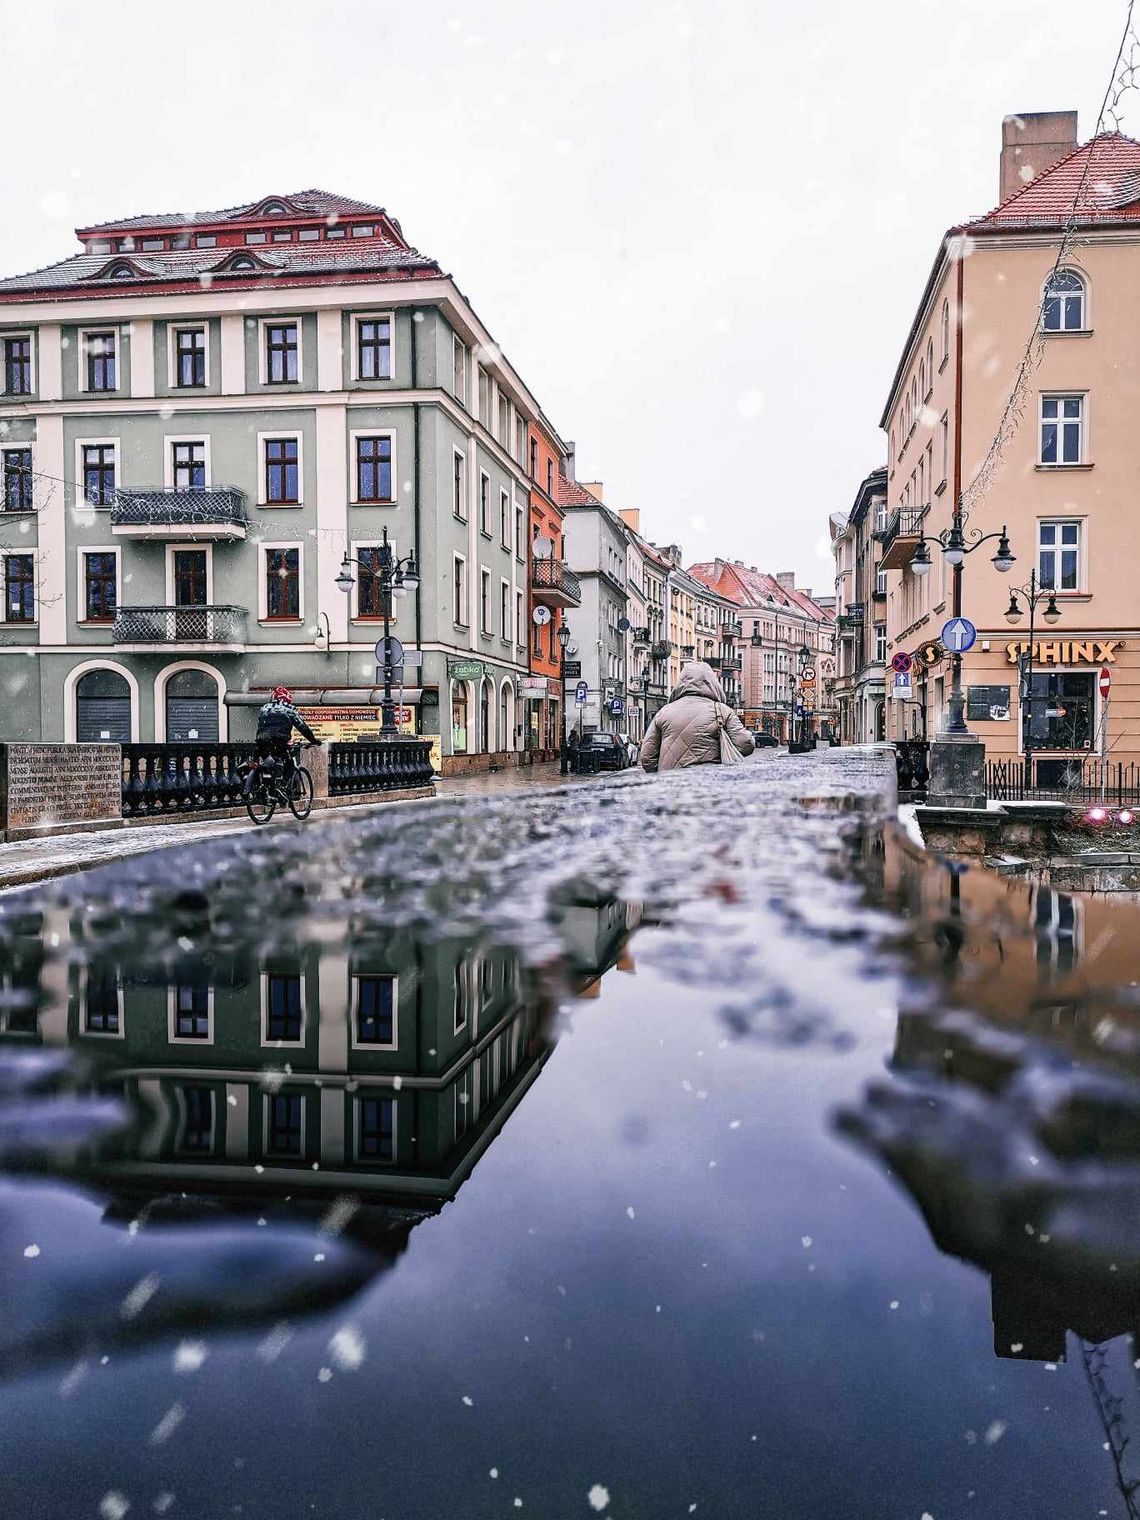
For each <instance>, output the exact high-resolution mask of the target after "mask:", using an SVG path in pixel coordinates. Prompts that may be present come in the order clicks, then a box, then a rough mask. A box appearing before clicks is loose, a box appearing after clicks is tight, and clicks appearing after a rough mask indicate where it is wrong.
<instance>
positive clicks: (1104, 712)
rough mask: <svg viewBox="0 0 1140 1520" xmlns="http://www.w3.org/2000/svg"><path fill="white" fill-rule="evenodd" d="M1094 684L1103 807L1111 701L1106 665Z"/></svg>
mask: <svg viewBox="0 0 1140 1520" xmlns="http://www.w3.org/2000/svg"><path fill="white" fill-rule="evenodd" d="M1096 684H1097V688H1098V690H1099V691H1100V801H1101V806H1102V807H1103V806H1104V803H1105V799H1106V797H1107V795H1108V709H1109V705H1110V703H1111V701H1112V698H1111V697H1110V695H1109V693H1110V692H1111V690H1112V671H1111V670H1109V668H1108V666H1107V665H1102V666H1101V668H1100V675H1099V676H1098V677H1097V682H1096Z"/></svg>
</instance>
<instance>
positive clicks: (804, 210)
mask: <svg viewBox="0 0 1140 1520" xmlns="http://www.w3.org/2000/svg"><path fill="white" fill-rule="evenodd" d="M1123 15H1124V4H1123V0H1111V3H1110V0H1085V3H1083V4H1082V5H1081V6H1080V7H1079V11H1078V12H1075V13H1073V14H1068V13H1067V14H1066V19H1064V20H1061V19H1059V18H1054V20H1052V21H1050V20H1049V18H1048V15H1047V13H1046V12H1044V11H1043V10H1042V8H1041V5H1040V0H1034V3H1029V0H956V3H955V4H954V5H952V6H950V5H947V4H945V3H944V0H905V3H895V0H891V3H889V4H874V3H873V0H872V3H871V4H863V5H853V4H851V3H850V0H839V3H832V0H829V3H813V0H799V3H796V4H779V5H777V4H774V3H771V0H711V3H710V0H700V3H692V4H689V3H685V0H682V3H676V4H674V3H671V0H665V3H657V4H654V3H623V0H575V3H574V4H573V5H570V4H565V3H562V0H543V3H534V0H530V3H523V0H483V3H481V4H480V5H478V6H472V5H470V4H468V5H464V6H460V5H454V6H449V5H448V4H446V3H445V4H443V5H436V6H432V5H422V4H421V5H408V4H406V3H403V0H401V3H400V4H394V3H390V0H374V3H371V4H356V3H349V0H323V3H321V4H310V5H304V6H302V5H297V4H280V3H276V4H269V3H265V0H244V3H241V4H237V3H233V0H227V3H225V4H219V3H214V0H199V3H197V4H195V5H193V6H190V7H187V6H174V5H155V4H153V3H149V4H146V5H142V4H136V3H125V4H124V3H121V0H119V3H116V4H113V5H111V6H105V7H92V6H90V5H82V6H81V5H79V4H75V3H70V4H65V3H60V0H37V3H36V4H35V5H30V4H29V5H22V6H20V7H19V8H18V9H17V8H15V7H14V6H9V7H8V8H7V11H6V14H5V18H4V33H5V49H4V51H5V58H6V61H5V70H4V94H5V118H6V121H7V123H8V133H7V138H8V150H7V152H6V153H5V155H4V169H3V171H2V172H3V181H4V190H5V195H4V211H5V215H4V216H3V218H2V219H0V268H2V269H3V271H4V272H5V273H17V272H21V271H23V270H26V269H32V268H35V267H37V266H39V265H41V264H45V263H49V262H52V261H53V260H55V259H57V258H60V257H63V256H66V255H67V254H69V253H72V252H75V251H77V245H76V244H75V241H74V238H73V235H72V229H73V228H74V227H76V226H80V225H83V224H84V223H90V222H94V221H98V220H100V219H110V218H113V217H121V216H128V215H132V214H134V213H136V212H143V211H176V210H185V209H193V208H198V207H202V208H212V207H219V206H228V205H234V204H240V203H241V202H243V201H249V200H253V199H256V198H258V197H260V196H263V195H266V194H269V193H271V192H276V193H288V192H289V191H291V190H301V189H307V188H310V187H313V186H319V187H321V188H324V189H329V190H337V191H341V192H343V193H345V194H347V195H351V196H356V197H359V198H360V199H361V200H366V201H376V202H378V203H379V204H381V205H383V206H385V207H386V208H387V209H388V210H389V211H390V212H391V213H392V214H393V215H394V216H396V217H397V218H398V219H399V220H400V222H401V223H402V226H403V229H404V232H405V234H406V236H407V237H408V238H409V240H410V241H411V242H412V243H413V244H414V245H415V246H417V247H419V248H420V249H422V250H423V251H424V252H426V253H428V254H430V255H432V256H433V257H435V258H437V259H438V260H439V261H440V263H441V264H442V265H443V267H444V268H445V269H447V270H448V271H449V272H451V273H452V274H454V275H455V276H456V278H457V280H458V283H459V285H460V287H461V288H462V289H463V291H464V292H465V293H466V294H467V295H468V297H469V298H470V299H471V300H472V301H473V303H474V305H475V307H476V309H477V310H478V312H479V314H480V316H481V317H482V318H483V320H484V321H485V322H486V323H487V325H488V326H489V328H490V329H491V331H492V332H493V333H494V335H495V337H496V338H497V340H498V341H499V342H500V344H501V345H502V347H503V349H504V350H505V352H506V353H507V355H508V357H509V358H510V359H511V360H512V362H513V363H514V364H515V365H516V366H517V368H518V369H519V371H520V373H521V374H522V375H523V376H524V378H525V379H526V381H527V383H528V384H529V385H530V387H531V389H532V390H533V391H534V393H535V394H536V395H537V396H538V397H539V399H540V400H541V402H542V403H543V405H544V406H545V408H546V410H547V412H548V414H549V416H550V417H551V419H552V420H553V422H554V424H555V426H556V427H557V428H558V429H559V431H560V432H561V434H562V436H563V437H564V438H568V439H574V440H576V442H577V445H578V474H579V478H581V479H584V480H592V479H601V480H603V481H604V483H605V494H606V500H607V501H608V502H609V503H610V504H611V505H613V506H632V507H640V509H641V513H642V527H643V530H644V531H645V532H646V533H647V535H648V536H649V537H651V538H653V539H654V540H655V541H657V542H659V543H666V542H670V541H676V542H679V543H681V544H682V545H683V547H684V551H685V555H686V561H687V562H691V561H692V560H696V559H706V558H712V557H713V556H714V555H716V554H721V555H724V556H727V557H729V558H739V559H743V560H745V561H746V562H747V563H750V564H758V565H760V566H761V568H764V569H768V570H772V571H775V570H781V569H790V568H793V567H794V568H795V569H796V570H797V571H798V572H799V575H800V580H801V584H811V585H813V586H814V587H815V588H816V589H817V590H821V589H824V588H825V587H826V588H827V589H830V582H831V577H832V566H831V560H830V555H829V554H828V553H827V551H826V542H827V533H826V526H827V517H828V514H829V513H830V512H832V511H835V510H842V509H846V508H847V507H848V506H849V505H850V503H851V500H852V498H853V496H854V492H855V488H856V486H857V484H858V482H859V480H860V478H861V477H862V476H863V475H864V474H865V473H866V471H867V470H868V469H871V468H873V467H874V466H875V465H876V464H879V463H880V462H881V461H882V459H883V457H884V452H885V451H884V447H883V442H882V438H881V435H880V433H879V431H878V426H877V424H878V418H879V415H880V410H881V407H882V404H883V401H884V399H885V392H886V387H887V385H888V383H889V381H890V377H891V374H892V372H893V369H894V365H895V362H896V360H897V358H898V351H899V346H900V344H901V342H902V340H903V338H904V337H905V334H906V331H907V328H908V326H909V323H910V319H911V317H912V315H913V310H914V305H915V302H916V301H917V299H918V297H919V295H920V293H921V290H922V286H923V282H924V281H925V278H926V275H927V273H928V271H929V268H930V264H931V261H932V259H933V257H934V254H935V251H936V248H937V242H938V237H939V234H940V233H941V231H942V230H943V229H944V228H945V227H946V226H948V225H950V224H951V223H953V222H955V221H958V220H961V219H964V218H966V217H968V216H971V215H974V214H978V213H981V212H984V211H986V210H988V209H989V208H990V206H991V205H992V204H994V202H995V201H996V200H997V176H998V150H999V147H1000V128H1001V119H1002V116H1003V115H1005V114H1006V113H1008V112H1013V111H1031V110H1051V109H1064V108H1072V107H1076V108H1078V109H1079V111H1080V128H1081V134H1082V136H1085V135H1087V134H1088V133H1090V132H1091V131H1092V130H1093V126H1094V124H1095V115H1096V111H1097V109H1098V108H1099V104H1100V98H1101V95H1102V93H1103V91H1104V87H1105V83H1106V81H1107V78H1108V74H1109V71H1110V69H1111V65H1112V60H1113V58H1114V56H1115V52H1116V47H1117V43H1118V40H1119V31H1120V28H1121V26H1122V24H1123ZM1135 126H1136V123H1135V120H1129V119H1128V118H1126V120H1125V128H1126V130H1127V129H1128V128H1129V127H1132V128H1135Z"/></svg>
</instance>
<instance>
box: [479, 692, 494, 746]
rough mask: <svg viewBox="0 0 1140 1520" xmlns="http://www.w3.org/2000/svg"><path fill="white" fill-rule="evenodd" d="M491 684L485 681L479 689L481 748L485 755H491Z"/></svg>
mask: <svg viewBox="0 0 1140 1520" xmlns="http://www.w3.org/2000/svg"><path fill="white" fill-rule="evenodd" d="M493 711H494V709H493V707H492V706H491V683H490V681H484V682H483V684H482V685H481V686H480V688H479V748H480V750H481V751H482V753H483V754H485V755H489V754H490V753H491V714H492V713H493Z"/></svg>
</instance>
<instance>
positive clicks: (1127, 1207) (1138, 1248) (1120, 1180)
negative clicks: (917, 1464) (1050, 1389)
mask: <svg viewBox="0 0 1140 1520" xmlns="http://www.w3.org/2000/svg"><path fill="white" fill-rule="evenodd" d="M862 853H863V874H864V879H865V880H866V881H867V883H868V886H869V887H870V889H871V891H872V893H873V894H874V895H875V896H876V897H878V898H880V899H881V900H883V901H885V902H886V903H888V904H890V905H891V906H892V907H894V908H895V909H896V910H897V911H899V912H900V913H901V914H902V915H903V916H904V917H906V918H907V919H908V920H909V921H910V924H911V927H912V930H913V932H912V934H911V936H910V939H909V944H908V948H909V950H910V952H911V954H912V956H913V957H914V959H915V960H916V961H917V963H918V965H919V967H920V968H921V969H922V970H923V971H924V972H926V973H927V974H928V975H927V976H926V977H925V978H924V979H923V983H922V986H923V987H924V989H925V990H924V991H923V992H920V993H918V994H917V995H916V997H915V1000H914V1004H913V1006H910V1007H906V1008H903V1009H902V1010H901V1011H900V1013H899V1017H898V1024H897V1031H896V1037H895V1043H894V1048H893V1051H892V1053H891V1056H890V1059H889V1063H888V1065H889V1074H888V1076H887V1077H886V1078H885V1079H883V1080H881V1081H877V1082H875V1083H873V1084H871V1086H870V1087H869V1088H868V1090H867V1092H866V1093H865V1094H864V1095H863V1098H862V1100H861V1101H860V1102H859V1103H858V1104H857V1105H854V1106H852V1107H851V1108H849V1109H847V1110H845V1111H844V1112H842V1113H841V1114H840V1115H839V1121H838V1122H839V1125H840V1128H841V1129H842V1130H843V1131H844V1132H846V1133H847V1134H848V1135H850V1136H852V1137H853V1138H854V1139H856V1140H857V1141H858V1142H859V1143H860V1144H861V1145H862V1146H864V1147H865V1148H866V1149H868V1150H870V1151H871V1152H872V1153H873V1154H875V1155H876V1156H877V1157H878V1158H879V1159H880V1160H881V1161H882V1162H884V1163H885V1164H886V1165H887V1166H888V1167H889V1168H890V1169H891V1172H892V1174H893V1175H894V1176H895V1177H896V1178H897V1179H898V1181H900V1182H901V1183H902V1185H903V1186H904V1187H905V1189H906V1190H907V1191H908V1192H909V1194H910V1195H911V1197H912V1198H913V1200H914V1202H915V1204H916V1205H917V1207H918V1209H919V1210H920V1212H921V1214H922V1216H923V1219H924V1221H925V1222H926V1225H927V1227H928V1229H929V1231H930V1234H931V1237H932V1238H933V1240H934V1242H935V1244H936V1245H937V1246H938V1247H939V1249H940V1250H942V1251H944V1252H946V1253H947V1254H950V1255H953V1256H956V1257H958V1258H960V1259H961V1260H964V1261H967V1262H970V1263H971V1264H973V1265H974V1266H976V1267H978V1268H980V1269H981V1270H982V1271H983V1272H985V1273H986V1274H987V1275H988V1276H989V1279H990V1290H991V1313H992V1319H993V1347H994V1354H995V1355H996V1356H999V1357H1002V1358H1010V1359H1015V1360H1022V1361H1037V1362H1041V1363H1045V1364H1048V1365H1053V1366H1057V1365H1059V1364H1060V1363H1062V1362H1064V1361H1066V1360H1069V1361H1071V1362H1075V1363H1076V1364H1078V1365H1079V1366H1081V1367H1082V1368H1083V1372H1084V1376H1085V1377H1086V1379H1087V1382H1088V1386H1089V1390H1090V1393H1091V1395H1092V1398H1093V1400H1094V1404H1095V1407H1096V1410H1097V1412H1098V1415H1099V1418H1100V1421H1101V1424H1102V1427H1103V1430H1104V1437H1105V1441H1104V1444H1105V1449H1106V1451H1108V1452H1109V1454H1110V1457H1111V1460H1112V1462H1113V1464H1114V1468H1115V1476H1116V1480H1117V1484H1118V1487H1119V1489H1120V1492H1121V1495H1122V1497H1123V1498H1124V1500H1125V1503H1126V1505H1127V1512H1128V1513H1129V1514H1130V1515H1136V1516H1140V1503H1138V1496H1140V1447H1138V1448H1137V1449H1136V1450H1135V1451H1133V1445H1134V1444H1135V1443H1134V1442H1132V1441H1131V1440H1130V1436H1136V1437H1138V1438H1140V1374H1138V1370H1137V1358H1138V1356H1140V997H1138V995H1137V979H1138V975H1140V951H1138V950H1137V939H1138V929H1140V918H1138V915H1137V910H1136V906H1135V903H1134V902H1133V901H1132V900H1130V899H1127V898H1125V899H1123V900H1122V899H1120V898H1112V897H1105V896H1092V895H1082V894H1070V893H1065V892H1060V891H1055V890H1053V889H1052V888H1050V887H1048V886H1044V885H1041V884H1039V883H1036V882H1033V881H1031V880H1027V879H1024V878H1008V877H1003V876H1000V875H998V874H996V873H993V872H991V871H988V870H985V869H982V868H981V867H979V866H976V865H971V866H970V867H969V868H964V867H963V866H962V865H961V864H960V863H950V862H942V863H939V862H936V861H933V860H931V859H930V858H929V857H927V856H924V855H921V854H920V853H919V852H917V851H915V850H913V849H912V847H911V846H910V845H909V843H908V842H907V841H905V840H904V839H903V838H902V837H901V836H899V835H898V834H889V835H887V836H886V838H885V839H884V840H880V841H878V842H877V843H876V844H875V845H874V846H871V847H868V848H866V849H864V850H863V852H862ZM931 974H933V975H931ZM931 986H933V987H934V988H935V989H936V991H935V994H934V995H933V996H931V994H930V991H929V989H930V987H931Z"/></svg>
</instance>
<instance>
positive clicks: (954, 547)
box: [910, 503, 1016, 739]
mask: <svg viewBox="0 0 1140 1520" xmlns="http://www.w3.org/2000/svg"><path fill="white" fill-rule="evenodd" d="M994 538H996V539H997V541H998V546H997V551H996V553H995V554H994V555H993V556H992V560H991V563H992V564H993V567H994V569H995V570H998V571H1000V572H1001V574H1002V575H1008V573H1009V572H1010V571H1011V570H1012V569H1013V566H1014V561H1015V558H1016V556H1015V555H1014V553H1013V551H1012V550H1011V549H1010V547H1009V536H1008V535H1007V533H1006V531H1005V524H1004V523H1003V524H1002V528H1001V532H1000V533H983V532H982V531H981V529H980V528H970V529H969V530H967V529H966V528H965V516H964V514H963V512H962V507H961V504H960V503H959V505H958V506H957V507H956V508H955V509H954V518H953V521H952V522H951V524H950V526H949V527H948V528H943V530H942V532H941V533H939V534H938V535H937V536H936V538H935V542H936V543H938V544H940V545H941V546H942V555H943V558H944V559H945V561H946V563H947V564H948V565H949V566H950V567H951V569H952V570H953V572H954V584H953V601H952V607H953V615H954V616H955V617H956V618H958V617H961V616H962V565H963V562H964V561H965V558H966V555H967V554H973V552H974V550H975V549H980V548H981V547H982V545H983V544H986V543H989V541H990V540H991V539H994ZM967 539H969V540H970V542H969V543H967ZM933 563H934V561H933V560H932V559H931V557H930V550H929V548H928V547H927V543H926V536H925V534H924V535H923V536H922V538H920V539H919V541H918V548H917V549H916V550H915V551H914V554H913V555H912V557H911V561H910V568H911V573H912V574H913V575H928V574H929V573H930V567H931V565H932V564H933ZM950 669H951V687H950V719H949V722H948V723H947V725H946V733H947V735H949V736H951V737H954V738H959V739H961V738H966V737H968V735H969V732H970V730H969V729H968V728H967V727H966V716H965V714H966V698H965V696H964V695H963V693H962V656H961V655H960V654H954V655H953V656H952V657H951V666H950Z"/></svg>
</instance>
